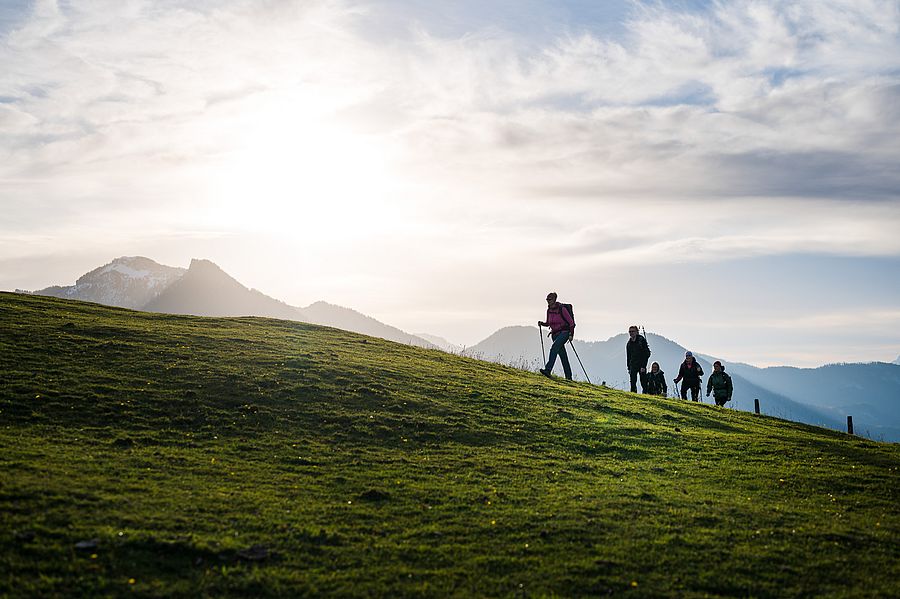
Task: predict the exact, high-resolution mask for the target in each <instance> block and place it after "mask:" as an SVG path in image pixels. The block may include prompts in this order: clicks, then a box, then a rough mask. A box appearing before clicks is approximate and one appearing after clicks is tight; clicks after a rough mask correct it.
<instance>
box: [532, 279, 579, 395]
mask: <svg viewBox="0 0 900 599" xmlns="http://www.w3.org/2000/svg"><path fill="white" fill-rule="evenodd" d="M538 326H539V327H550V335H549V336H550V338H551V339H553V345H551V346H550V356H549V357H548V359H547V365H546V366H544V368H541V370H540V372H541V374H543V375H544V376H545V377H547V378H550V373H551V372H552V371H553V365H554V364H556V356H557V355H559V360H560V362H562V367H563V372H565V374H566V380H568V381H571V380H572V368H571V367H570V366H569V356H568V355H567V354H566V342H567V341H568V340H569V339H571V338H572V336H573V335H574V334H575V319H574V318H572V314H571V313H570V312H569V310H567V309H566V307H565V306H564V305H562V304H561V303H559V302H558V301H556V293H549V294H547V320H546V322H544V321H540V320H539V321H538Z"/></svg>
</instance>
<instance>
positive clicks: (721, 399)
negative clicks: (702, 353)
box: [706, 360, 734, 406]
mask: <svg viewBox="0 0 900 599" xmlns="http://www.w3.org/2000/svg"><path fill="white" fill-rule="evenodd" d="M710 391H712V394H713V398H714V399H715V400H716V405H717V406H724V405H725V404H726V403H727V402H729V401H731V395H732V394H733V393H734V385H733V384H732V383H731V377H730V376H729V375H728V374H726V373H725V366H724V365H723V364H722V363H721V362H719V361H718V360H716V361H715V362H713V373H712V374H711V375H709V378H708V379H707V380H706V396H707V397H709V393H710Z"/></svg>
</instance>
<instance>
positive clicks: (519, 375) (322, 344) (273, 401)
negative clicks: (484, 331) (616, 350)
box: [0, 294, 900, 597]
mask: <svg viewBox="0 0 900 599" xmlns="http://www.w3.org/2000/svg"><path fill="white" fill-rule="evenodd" d="M898 468H900V448H898V446H895V445H888V444H880V443H875V442H872V441H868V440H865V439H861V438H856V437H851V436H847V435H843V434H840V433H837V432H833V431H828V430H825V429H818V428H814V427H810V426H805V425H802V424H797V423H791V422H785V421H781V420H777V419H774V418H768V417H760V416H754V415H752V414H745V413H741V412H736V411H733V410H727V409H726V410H723V409H718V408H715V407H712V406H708V405H696V404H691V403H686V402H681V401H678V400H669V399H657V398H653V399H651V398H648V397H642V396H638V395H632V394H628V393H622V392H618V391H613V390H610V389H605V388H602V387H595V386H590V385H587V384H584V383H568V384H567V383H564V382H554V381H548V380H546V379H544V378H542V377H541V376H540V375H537V374H533V373H527V372H523V371H520V370H515V369H512V368H508V367H504V366H499V365H495V364H489V363H485V362H479V361H476V360H471V359H467V358H461V357H457V356H453V355H449V354H445V353H441V352H438V351H430V350H423V349H418V348H414V347H408V346H404V345H399V344H395V343H390V342H387V341H381V340H378V339H372V338H366V337H363V336H360V335H355V334H352V333H347V332H344V331H339V330H334V329H328V328H322V327H316V326H311V325H305V324H301V323H293V322H284V321H277V320H269V319H261V318H228V319H226V318H195V317H186V316H168V315H159V314H147V313H141V312H132V311H128V310H121V309H115V308H108V307H104V306H98V305H94V304H86V303H78V302H68V301H63V300H57V299H52V298H43V297H36V296H27V295H12V294H0V595H9V596H63V595H65V596H72V595H84V596H104V595H126V594H127V595H134V596H173V595H175V596H178V595H180V596H185V597H193V596H197V595H209V596H227V595H231V596H277V595H281V596H289V597H294V596H305V595H326V594H327V595H346V596H398V595H400V596H435V597H445V596H486V595H501V596H566V597H571V596H598V595H606V594H616V595H619V594H621V595H627V596H634V597H642V596H647V597H706V596H755V597H774V596H779V597H781V596H804V597H809V596H836V597H842V596H859V597H874V596H881V597H890V596H898V595H900V507H898V506H900V470H898ZM89 539H97V540H98V547H97V548H96V549H88V550H78V549H76V548H75V544H76V543H78V542H79V541H83V540H89ZM255 544H262V545H265V547H266V549H267V550H268V551H269V553H270V554H269V556H268V557H267V558H264V559H261V560H248V559H245V558H242V557H241V556H240V552H241V551H242V550H245V549H247V548H248V547H251V546H253V545H255Z"/></svg>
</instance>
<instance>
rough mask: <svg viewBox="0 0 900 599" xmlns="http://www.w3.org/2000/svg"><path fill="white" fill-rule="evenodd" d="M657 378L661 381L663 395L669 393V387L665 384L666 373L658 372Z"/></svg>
mask: <svg viewBox="0 0 900 599" xmlns="http://www.w3.org/2000/svg"><path fill="white" fill-rule="evenodd" d="M659 380H660V381H661V382H662V388H663V395H668V394H669V387H668V386H667V385H666V375H664V374H660V375H659Z"/></svg>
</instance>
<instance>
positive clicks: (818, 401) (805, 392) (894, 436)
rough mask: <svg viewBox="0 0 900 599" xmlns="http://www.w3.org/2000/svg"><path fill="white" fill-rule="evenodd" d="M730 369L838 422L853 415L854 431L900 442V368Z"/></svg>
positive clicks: (735, 366)
mask: <svg viewBox="0 0 900 599" xmlns="http://www.w3.org/2000/svg"><path fill="white" fill-rule="evenodd" d="M730 370H731V372H733V373H739V374H740V375H741V376H743V377H744V378H746V379H748V380H750V381H752V382H754V383H756V384H758V385H759V386H761V387H764V388H766V389H771V390H777V391H778V392H779V393H783V394H784V395H787V396H788V397H790V398H792V399H794V400H796V401H799V402H803V403H806V404H811V405H815V406H816V407H818V408H824V409H825V410H827V411H829V412H830V413H832V414H833V415H834V417H835V418H837V419H839V420H841V421H844V422H846V416H848V415H850V416H853V422H854V428H855V429H856V430H857V431H860V432H865V431H866V430H868V432H869V434H870V436H872V437H874V438H878V437H879V436H883V437H884V438H885V439H886V440H893V441H897V440H900V365H897V364H887V363H884V362H873V363H870V364H829V365H826V366H820V367H819V368H794V367H790V366H775V367H769V368H757V367H755V366H750V365H748V364H740V363H736V364H732V365H731V366H730Z"/></svg>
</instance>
